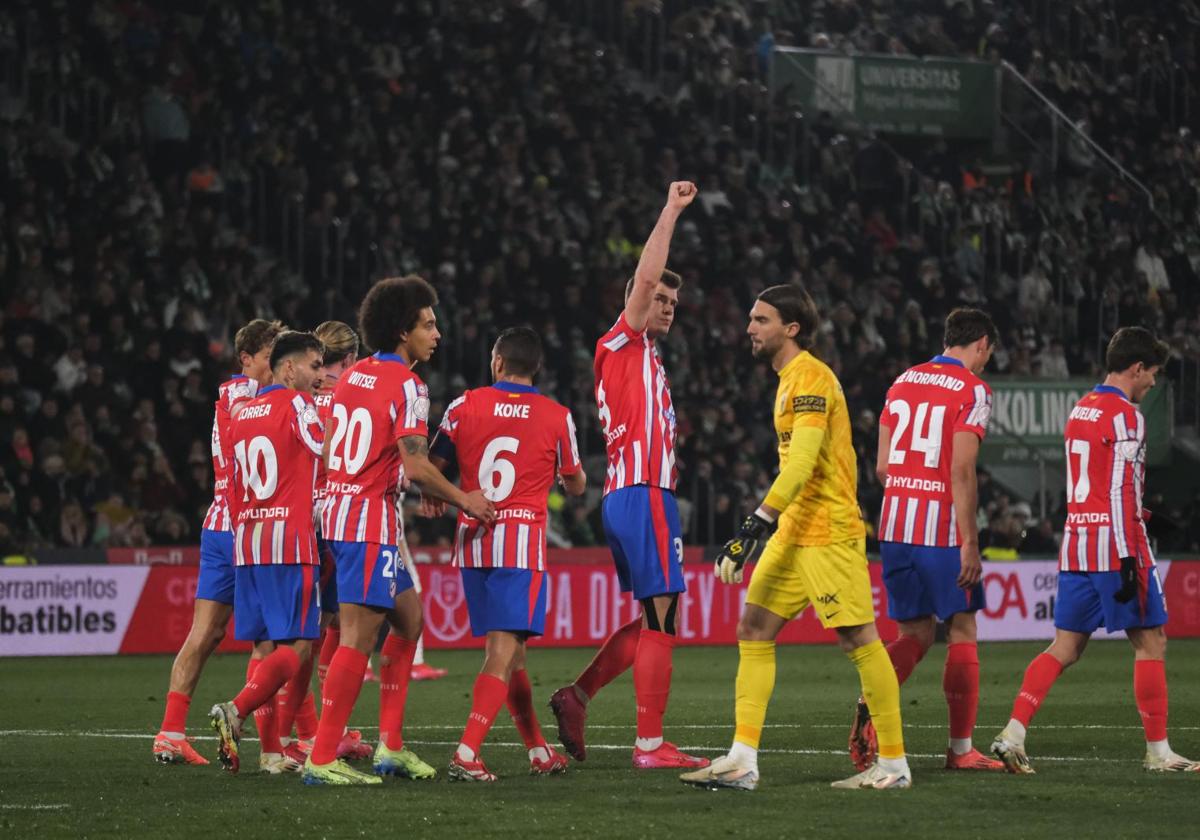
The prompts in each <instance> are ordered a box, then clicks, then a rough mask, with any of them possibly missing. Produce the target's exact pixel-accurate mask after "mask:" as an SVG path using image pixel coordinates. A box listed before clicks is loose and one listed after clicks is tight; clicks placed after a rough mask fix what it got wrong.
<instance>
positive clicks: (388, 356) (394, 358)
mask: <svg viewBox="0 0 1200 840" xmlns="http://www.w3.org/2000/svg"><path fill="white" fill-rule="evenodd" d="M375 358H376V359H378V360H379V361H381V362H399V363H400V364H402V365H404V366H405V367H408V362H406V361H405V360H404V357H403V356H401V355H399V354H397V353H376V354H375Z"/></svg>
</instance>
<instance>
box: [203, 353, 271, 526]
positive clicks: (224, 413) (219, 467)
mask: <svg viewBox="0 0 1200 840" xmlns="http://www.w3.org/2000/svg"><path fill="white" fill-rule="evenodd" d="M256 393H258V382H257V381H256V380H254V379H251V378H250V377H248V376H244V375H243V374H240V373H238V374H235V375H233V376H231V377H229V379H227V380H226V381H224V382H222V383H221V386H220V387H219V388H218V389H217V402H216V406H215V408H216V410H215V412H214V413H213V426H212V460H213V500H212V504H211V505H209V506H208V513H207V514H205V516H204V528H205V530H208V531H230V530H233V517H232V514H231V513H230V510H229V490H230V483H229V482H230V481H231V479H232V473H231V470H232V467H233V461H232V458H233V447H232V446H231V445H230V443H229V419H230V416H231V414H232V412H233V410H234V407H235V406H237V405H238V404H239V403H242V402H245V401H246V400H248V399H252V398H253V397H254V395H255V394H256Z"/></svg>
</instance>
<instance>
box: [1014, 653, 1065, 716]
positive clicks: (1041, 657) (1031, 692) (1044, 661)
mask: <svg viewBox="0 0 1200 840" xmlns="http://www.w3.org/2000/svg"><path fill="white" fill-rule="evenodd" d="M1062 670H1063V667H1062V663H1061V662H1059V661H1058V660H1057V659H1055V658H1054V657H1053V656H1051V655H1050V654H1048V653H1040V654H1038V655H1037V656H1036V657H1034V660H1033V661H1032V662H1030V663H1029V667H1028V668H1026V669H1025V679H1023V680H1022V681H1021V690H1020V692H1018V694H1017V699H1016V700H1015V701H1014V702H1013V710H1012V717H1013V719H1014V720H1016V721H1018V722H1019V723H1020V724H1021V725H1022V726H1026V727H1028V726H1029V722H1030V721H1031V720H1033V716H1034V715H1035V714H1037V710H1038V707H1039V706H1041V705H1042V701H1043V700H1045V699H1046V695H1047V694H1049V693H1050V686H1052V685H1054V681H1055V680H1056V679H1058V675H1059V674H1061V673H1062Z"/></svg>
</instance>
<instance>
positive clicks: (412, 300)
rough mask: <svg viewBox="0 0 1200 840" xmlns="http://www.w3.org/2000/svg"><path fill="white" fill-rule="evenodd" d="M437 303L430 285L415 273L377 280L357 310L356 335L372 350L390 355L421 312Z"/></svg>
mask: <svg viewBox="0 0 1200 840" xmlns="http://www.w3.org/2000/svg"><path fill="white" fill-rule="evenodd" d="M437 302H438V296H437V292H436V291H434V289H433V286H431V285H429V283H427V282H426V281H425V280H423V279H422V278H420V277H418V276H416V275H415V274H409V275H408V276H406V277H388V278H387V279H384V280H380V281H379V282H378V283H376V284H375V285H374V286H372V287H371V289H370V291H368V292H367V296H366V297H364V298H363V302H362V305H361V306H360V307H359V308H358V333H359V335H361V336H362V340H363V342H364V343H365V344H366V345H367V346H368V347H370V348H371V349H372V350H378V351H382V352H384V353H391V352H392V351H393V350H395V349H396V347H397V346H398V345H399V344H400V341H401V338H400V337H401V336H402V335H404V334H405V333H407V332H408V331H409V330H411V329H412V328H413V327H415V326H416V325H417V320H418V318H420V315H421V310H422V309H425V308H426V307H430V306H437Z"/></svg>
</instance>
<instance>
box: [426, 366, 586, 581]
mask: <svg viewBox="0 0 1200 840" xmlns="http://www.w3.org/2000/svg"><path fill="white" fill-rule="evenodd" d="M432 452H433V454H434V455H436V456H438V457H441V458H445V459H446V460H447V461H454V460H457V461H458V467H459V472H460V474H461V478H460V481H461V484H462V489H463V490H464V491H465V492H468V493H470V492H471V491H473V490H482V491H483V494H484V495H485V496H487V498H488V499H490V500H491V501H492V502H493V503H495V505H496V522H495V524H494V525H492V526H488V525H485V524H484V523H482V522H480V521H479V520H477V519H475V518H473V517H471V516H469V515H467V514H466V513H464V512H462V511H460V512H459V514H458V529H457V533H456V536H455V541H454V564H455V565H456V566H465V567H469V568H475V569H480V568H489V569H534V570H536V571H539V572H540V571H544V570H545V568H546V497H547V495H548V494H549V492H550V487H551V485H552V484H553V483H554V478H555V476H556V475H574V474H575V473H577V472H579V471H580V470H581V469H582V468H583V467H582V464H581V463H580V460H579V445H578V444H577V443H576V440H575V422H574V421H573V420H572V419H571V412H570V411H569V410H568V409H567V408H566V406H563V405H559V404H558V403H557V402H555V401H554V400H552V399H549V398H548V397H544V396H542V395H541V394H539V393H538V391H537V389H536V388H534V387H533V386H532V385H517V384H514V383H512V382H497V383H496V384H495V385H492V386H491V387H488V388H476V389H474V390H471V391H467V392H466V393H465V394H463V395H462V396H461V397H459V398H458V399H456V400H455V401H454V402H452V403H450V405H449V406H448V407H447V408H446V415H445V417H443V418H442V424H441V426H440V427H439V428H438V433H437V437H436V438H435V439H434V442H433V450H432Z"/></svg>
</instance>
